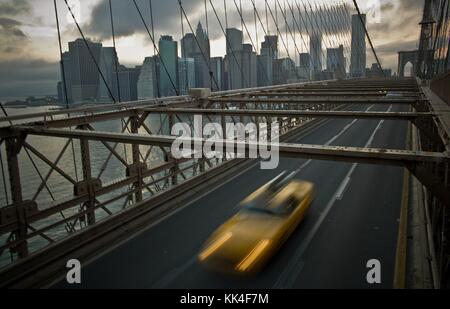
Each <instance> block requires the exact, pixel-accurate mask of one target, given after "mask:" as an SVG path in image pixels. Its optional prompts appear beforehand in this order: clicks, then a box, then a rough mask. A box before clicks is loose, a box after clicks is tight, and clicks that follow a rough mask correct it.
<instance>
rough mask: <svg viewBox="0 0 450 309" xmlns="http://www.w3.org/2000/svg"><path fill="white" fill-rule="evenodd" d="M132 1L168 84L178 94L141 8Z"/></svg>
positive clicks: (134, 0)
mask: <svg viewBox="0 0 450 309" xmlns="http://www.w3.org/2000/svg"><path fill="white" fill-rule="evenodd" d="M133 3H134V6H135V7H136V10H137V11H138V14H139V17H140V18H141V21H142V23H143V24H144V27H145V30H146V31H147V34H148V36H149V37H150V40H151V41H152V43H153V47H154V49H155V50H156V52H157V54H158V57H159V61H160V62H161V64H162V66H163V68H164V71H165V73H166V74H167V77H169V81H170V84H171V86H172V87H173V89H174V91H175V94H176V95H177V96H178V95H179V92H178V89H177V86H176V85H175V83H174V81H173V79H172V77H171V76H170V74H169V70H168V69H167V67H166V64H165V63H164V60H163V59H162V57H161V54H160V52H159V48H158V47H157V46H156V42H155V38H154V36H152V34H151V33H150V29H149V28H148V26H147V23H146V22H145V19H144V16H143V15H142V12H141V9H140V8H139V6H138V5H137V3H136V0H133Z"/></svg>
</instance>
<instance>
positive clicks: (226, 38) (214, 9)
mask: <svg viewBox="0 0 450 309" xmlns="http://www.w3.org/2000/svg"><path fill="white" fill-rule="evenodd" d="M209 3H210V4H211V7H212V9H213V12H214V15H215V16H216V19H217V21H218V22H219V26H220V28H221V29H222V33H223V34H224V35H225V40H226V43H227V44H228V46H229V48H230V50H231V54H232V56H233V58H234V61H235V62H236V64H237V67H238V69H239V72H240V73H241V76H244V74H243V71H242V68H241V65H240V64H239V61H238V60H237V58H236V54H235V53H234V50H233V47H231V44H230V41H229V39H228V35H227V33H226V32H225V29H223V24H222V22H221V21H220V18H219V15H218V14H217V11H216V8H215V6H214V4H213V3H212V1H211V0H209ZM225 12H226V10H225ZM226 16H227V13H226ZM227 29H228V28H227ZM229 80H231V78H230V79H229ZM243 84H245V79H243ZM229 86H230V85H229Z"/></svg>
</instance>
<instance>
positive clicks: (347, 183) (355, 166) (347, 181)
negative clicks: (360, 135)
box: [337, 105, 392, 201]
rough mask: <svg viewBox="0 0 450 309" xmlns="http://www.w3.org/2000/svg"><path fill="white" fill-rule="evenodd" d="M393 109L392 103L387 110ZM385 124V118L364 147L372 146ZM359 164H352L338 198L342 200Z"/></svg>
mask: <svg viewBox="0 0 450 309" xmlns="http://www.w3.org/2000/svg"><path fill="white" fill-rule="evenodd" d="M391 110H392V105H391V106H389V109H388V110H387V112H388V113H389V112H390V111H391ZM383 124H384V120H381V121H380V122H379V123H378V125H377V127H376V128H375V130H374V131H373V132H372V135H371V136H370V138H369V140H368V141H367V143H366V145H365V146H364V148H369V147H370V146H372V144H373V140H374V139H375V136H376V134H377V133H378V131H380V129H381V127H382V126H383ZM358 166H359V164H358V163H354V164H353V165H352V168H351V169H350V172H349V173H348V174H347V176H346V177H345V179H344V183H343V184H342V187H341V188H340V190H339V191H338V192H339V193H338V195H337V200H338V201H340V200H342V198H343V197H344V194H345V191H346V190H347V187H348V185H349V184H350V181H351V180H352V175H353V173H354V171H355V170H356V168H357V167H358Z"/></svg>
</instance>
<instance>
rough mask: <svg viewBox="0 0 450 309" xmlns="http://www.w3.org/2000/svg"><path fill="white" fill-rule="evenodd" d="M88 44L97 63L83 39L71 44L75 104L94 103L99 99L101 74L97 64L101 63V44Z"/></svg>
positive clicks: (70, 70)
mask: <svg viewBox="0 0 450 309" xmlns="http://www.w3.org/2000/svg"><path fill="white" fill-rule="evenodd" d="M87 44H88V45H89V48H90V50H91V52H92V54H93V57H94V59H95V61H94V60H93V59H92V57H91V54H90V52H89V50H88V48H87V47H86V43H85V42H84V40H82V39H77V40H75V41H73V42H69V57H70V67H69V72H70V74H71V78H70V79H71V84H72V87H71V91H72V101H73V102H74V103H83V102H92V101H95V100H96V99H97V95H98V88H99V73H98V69H97V66H96V65H95V62H97V63H99V61H100V55H101V50H102V44H101V43H93V42H91V41H88V42H87Z"/></svg>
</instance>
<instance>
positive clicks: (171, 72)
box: [159, 35, 178, 97]
mask: <svg viewBox="0 0 450 309" xmlns="http://www.w3.org/2000/svg"><path fill="white" fill-rule="evenodd" d="M159 53H160V57H161V61H160V72H159V79H160V83H159V85H160V90H161V96H163V97H167V96H175V95H176V94H177V92H178V44H177V42H175V41H174V40H173V38H172V37H171V36H169V35H163V36H161V39H160V40H159Z"/></svg>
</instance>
